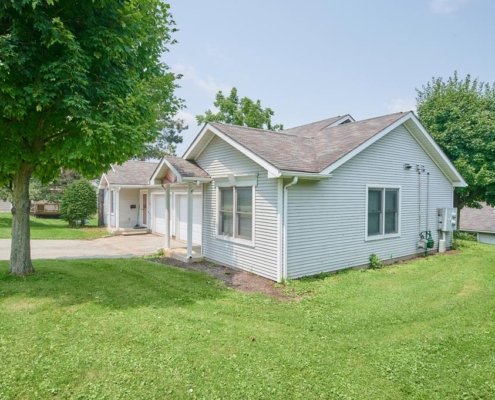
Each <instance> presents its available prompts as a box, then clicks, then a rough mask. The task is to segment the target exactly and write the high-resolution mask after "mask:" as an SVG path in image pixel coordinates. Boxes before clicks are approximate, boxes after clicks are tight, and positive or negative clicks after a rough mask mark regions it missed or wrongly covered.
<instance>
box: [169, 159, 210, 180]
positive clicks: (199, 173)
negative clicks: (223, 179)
mask: <svg viewBox="0 0 495 400" xmlns="http://www.w3.org/2000/svg"><path fill="white" fill-rule="evenodd" d="M165 159H166V160H167V161H168V162H169V163H170V164H171V165H172V166H173V167H174V168H175V169H176V170H177V172H178V173H179V174H180V175H181V176H182V177H183V178H208V177H209V176H210V175H209V174H208V173H207V172H206V171H205V170H204V169H202V168H200V167H199V166H198V164H196V163H195V162H194V161H188V160H185V159H184V158H181V157H174V156H167V157H165Z"/></svg>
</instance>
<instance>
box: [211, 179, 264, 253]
mask: <svg viewBox="0 0 495 400" xmlns="http://www.w3.org/2000/svg"><path fill="white" fill-rule="evenodd" d="M226 187H231V188H233V189H234V204H233V207H234V213H233V214H234V218H233V221H234V233H233V234H234V235H235V229H236V205H237V197H236V193H235V189H236V188H251V194H252V196H253V199H252V204H253V212H252V221H251V222H252V228H251V232H252V238H251V240H248V239H243V238H239V237H235V236H226V235H220V234H219V233H218V232H219V226H220V187H218V186H217V187H216V203H217V204H216V221H215V231H216V234H215V239H219V240H224V241H226V242H232V243H237V244H242V245H245V246H249V247H255V243H256V240H255V236H256V231H255V229H254V227H255V221H256V206H255V198H256V193H255V187H256V186H254V185H249V186H248V185H246V186H241V185H239V186H223V185H222V187H221V188H222V189H223V188H226Z"/></svg>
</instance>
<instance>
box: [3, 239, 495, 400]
mask: <svg viewBox="0 0 495 400" xmlns="http://www.w3.org/2000/svg"><path fill="white" fill-rule="evenodd" d="M34 266H35V268H36V270H37V271H38V273H37V275H35V276H29V277H27V278H18V277H13V276H9V275H8V274H7V271H8V269H7V267H8V266H7V263H6V262H0V322H1V323H0V354H1V359H2V368H0V393H2V395H3V396H5V397H6V398H23V399H31V398H32V399H35V398H47V397H53V398H81V399H82V398H99V399H100V398H112V399H113V398H208V399H211V398H228V399H236V398H242V399H246V398H257V399H258V398H259V399H261V398H266V399H273V398H280V399H285V398H295V399H312V398H337V399H339V398H341V399H348V398H358V399H378V398H379V399H401V398H404V399H405V398H417V399H425V398H428V399H445V398H452V399H456V398H463V399H491V398H495V369H494V368H493V365H495V246H489V245H481V244H478V243H467V244H464V245H463V248H462V251H461V252H460V253H458V254H454V255H448V256H447V255H439V256H435V257H429V258H428V259H422V260H418V261H415V262H412V263H406V264H402V265H400V266H394V267H391V268H385V269H381V270H376V271H371V270H368V271H365V272H361V271H349V272H345V273H340V274H336V275H332V276H329V277H325V278H323V279H303V280H299V281H292V282H290V283H289V285H288V286H287V287H286V288H285V290H286V291H287V292H288V293H289V294H290V295H292V296H293V297H294V299H295V300H293V301H283V300H280V299H274V298H271V297H268V296H265V295H261V294H246V293H241V292H237V291H234V290H231V289H228V288H225V287H224V286H223V285H222V284H220V283H219V282H218V281H216V280H213V279H212V278H211V277H208V276H206V275H205V274H204V273H198V272H194V271H187V270H183V269H177V268H173V267H168V266H163V265H160V264H157V263H151V262H147V261H145V260H141V259H126V260H115V259H107V260H73V261H41V260H40V261H35V262H34Z"/></svg>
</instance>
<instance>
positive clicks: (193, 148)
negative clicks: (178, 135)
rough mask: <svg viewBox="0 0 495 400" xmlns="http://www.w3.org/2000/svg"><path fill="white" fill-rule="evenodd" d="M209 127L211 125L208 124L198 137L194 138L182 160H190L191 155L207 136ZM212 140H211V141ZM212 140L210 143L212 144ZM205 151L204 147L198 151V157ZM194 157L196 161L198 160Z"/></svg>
mask: <svg viewBox="0 0 495 400" xmlns="http://www.w3.org/2000/svg"><path fill="white" fill-rule="evenodd" d="M209 127H211V126H210V124H208V123H206V124H205V125H204V126H203V128H202V129H201V130H200V131H199V133H198V135H197V136H196V137H195V138H194V140H193V141H192V143H191V144H190V145H189V147H188V148H187V150H186V152H185V153H184V155H183V156H182V158H184V159H186V160H187V159H188V158H189V157H190V156H191V153H192V152H193V150H196V148H197V147H198V144H199V143H200V142H201V140H202V139H203V138H204V137H205V135H206V134H207V132H208V130H209ZM210 140H211V139H210ZM210 140H209V141H208V142H210ZM203 150H204V147H203V148H202V149H201V150H200V151H198V155H199V154H201V153H202V152H203ZM198 155H197V156H198ZM197 156H196V157H194V159H196V158H197Z"/></svg>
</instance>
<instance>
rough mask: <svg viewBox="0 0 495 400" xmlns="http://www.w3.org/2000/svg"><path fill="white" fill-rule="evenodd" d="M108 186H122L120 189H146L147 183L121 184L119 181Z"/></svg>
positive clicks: (113, 187)
mask: <svg viewBox="0 0 495 400" xmlns="http://www.w3.org/2000/svg"><path fill="white" fill-rule="evenodd" d="M108 187H109V188H112V189H115V188H122V189H147V188H149V185H121V184H119V183H115V184H113V185H109V186H108Z"/></svg>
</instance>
